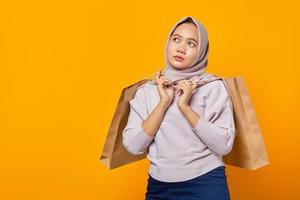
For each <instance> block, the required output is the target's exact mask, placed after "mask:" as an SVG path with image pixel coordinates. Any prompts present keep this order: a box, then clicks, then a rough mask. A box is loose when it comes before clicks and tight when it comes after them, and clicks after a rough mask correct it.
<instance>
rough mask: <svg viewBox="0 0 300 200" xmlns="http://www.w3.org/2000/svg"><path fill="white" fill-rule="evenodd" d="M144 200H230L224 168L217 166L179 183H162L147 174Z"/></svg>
mask: <svg viewBox="0 0 300 200" xmlns="http://www.w3.org/2000/svg"><path fill="white" fill-rule="evenodd" d="M145 198H146V200H230V195H229V189H228V184H227V175H226V174H225V166H219V167H217V168H215V169H213V170H211V171H209V172H207V173H205V174H202V175H200V176H198V177H196V178H193V179H190V180H187V181H180V182H162V181H159V180H156V179H154V178H153V177H151V176H150V174H149V173H148V185H147V192H146V194H145Z"/></svg>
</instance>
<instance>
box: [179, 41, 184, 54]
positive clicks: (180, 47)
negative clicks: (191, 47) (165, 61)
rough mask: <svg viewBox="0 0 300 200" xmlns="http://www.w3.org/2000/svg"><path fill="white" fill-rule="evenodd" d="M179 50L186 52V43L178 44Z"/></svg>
mask: <svg viewBox="0 0 300 200" xmlns="http://www.w3.org/2000/svg"><path fill="white" fill-rule="evenodd" d="M177 51H178V52H181V53H183V54H184V53H185V48H184V44H182V43H181V44H179V45H178V48H177Z"/></svg>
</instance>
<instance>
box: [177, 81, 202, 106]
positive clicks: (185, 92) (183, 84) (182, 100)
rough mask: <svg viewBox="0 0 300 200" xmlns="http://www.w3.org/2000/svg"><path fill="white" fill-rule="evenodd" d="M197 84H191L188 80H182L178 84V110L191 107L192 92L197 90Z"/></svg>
mask: <svg viewBox="0 0 300 200" xmlns="http://www.w3.org/2000/svg"><path fill="white" fill-rule="evenodd" d="M196 86H197V83H196V82H191V83H190V82H189V81H188V80H181V81H179V82H178V85H177V90H176V94H178V93H179V98H178V100H177V106H178V108H184V107H185V106H188V105H189V102H190V99H191V96H192V92H193V91H194V89H196Z"/></svg>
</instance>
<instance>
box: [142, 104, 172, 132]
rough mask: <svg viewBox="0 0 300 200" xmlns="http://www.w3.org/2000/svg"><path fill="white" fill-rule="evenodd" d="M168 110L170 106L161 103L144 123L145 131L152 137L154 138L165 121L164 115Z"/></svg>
mask: <svg viewBox="0 0 300 200" xmlns="http://www.w3.org/2000/svg"><path fill="white" fill-rule="evenodd" d="M167 109H168V105H167V104H166V103H164V102H162V101H160V102H159V103H158V104H157V106H156V107H155V108H154V110H153V111H152V112H151V113H150V114H149V116H148V118H147V119H146V120H144V122H143V123H142V127H143V129H144V131H145V132H146V133H147V135H149V136H150V137H154V136H155V134H156V132H157V131H158V129H159V127H160V124H161V122H162V120H163V117H164V114H165V112H166V110H167Z"/></svg>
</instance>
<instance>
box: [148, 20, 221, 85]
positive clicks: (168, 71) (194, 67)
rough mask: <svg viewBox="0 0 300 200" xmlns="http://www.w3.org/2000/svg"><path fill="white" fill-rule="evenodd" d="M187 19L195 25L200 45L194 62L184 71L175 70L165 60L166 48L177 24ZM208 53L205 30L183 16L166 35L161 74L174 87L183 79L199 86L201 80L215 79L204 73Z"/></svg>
mask: <svg viewBox="0 0 300 200" xmlns="http://www.w3.org/2000/svg"><path fill="white" fill-rule="evenodd" d="M189 19H190V20H192V21H193V22H194V23H195V25H196V26H197V29H198V34H199V35H198V36H199V37H198V38H200V45H198V49H197V55H196V57H195V60H194V61H193V63H192V64H191V66H189V67H188V68H187V69H184V70H177V69H176V68H173V67H172V66H171V64H170V63H169V62H168V60H167V47H168V45H169V41H170V37H171V35H172V33H173V32H174V30H175V29H176V27H177V26H178V25H179V24H181V23H184V22H185V21H187V20H189ZM208 52H209V41H208V33H207V31H206V28H205V27H204V25H203V24H202V23H201V22H200V21H199V20H197V19H195V18H194V17H192V16H185V17H183V18H181V19H180V20H179V21H177V22H176V23H175V24H174V25H173V27H172V29H171V30H170V32H169V34H168V37H167V41H166V45H165V63H166V64H165V68H164V72H161V73H163V75H164V76H165V77H166V78H168V79H170V80H171V81H172V83H173V84H174V85H176V84H177V83H178V81H180V80H183V79H186V80H189V81H194V80H195V81H196V82H198V83H199V84H200V83H201V82H202V81H203V80H206V79H210V78H213V77H214V78H216V75H214V74H211V73H207V72H205V69H206V67H207V64H208ZM161 71H162V70H161ZM157 75H159V74H157ZM150 84H157V83H156V80H154V79H153V80H150ZM198 86H200V85H197V87H198Z"/></svg>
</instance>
